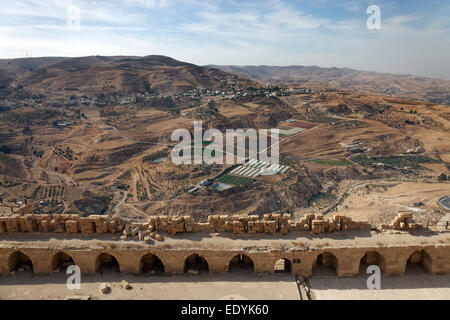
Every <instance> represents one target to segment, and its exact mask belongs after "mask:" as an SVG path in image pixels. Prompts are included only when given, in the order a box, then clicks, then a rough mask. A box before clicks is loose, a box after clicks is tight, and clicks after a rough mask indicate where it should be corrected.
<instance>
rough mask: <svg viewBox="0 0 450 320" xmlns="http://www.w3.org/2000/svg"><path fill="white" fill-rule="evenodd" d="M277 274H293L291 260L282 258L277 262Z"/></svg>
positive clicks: (275, 267) (275, 270)
mask: <svg viewBox="0 0 450 320" xmlns="http://www.w3.org/2000/svg"><path fill="white" fill-rule="evenodd" d="M274 272H275V273H291V272H292V263H291V261H290V260H289V259H286V258H282V259H280V260H278V261H276V262H275V266H274Z"/></svg>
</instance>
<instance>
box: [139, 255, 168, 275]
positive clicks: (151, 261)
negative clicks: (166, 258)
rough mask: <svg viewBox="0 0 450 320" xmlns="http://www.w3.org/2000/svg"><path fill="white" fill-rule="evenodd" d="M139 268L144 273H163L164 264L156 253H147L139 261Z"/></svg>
mask: <svg viewBox="0 0 450 320" xmlns="http://www.w3.org/2000/svg"><path fill="white" fill-rule="evenodd" d="M139 270H140V272H141V273H144V274H156V275H158V274H163V273H164V264H163V263H162V261H161V259H159V258H158V256H156V255H155V254H153V253H147V254H146V255H144V256H142V258H141V260H140V262H139Z"/></svg>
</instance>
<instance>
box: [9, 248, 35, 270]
mask: <svg viewBox="0 0 450 320" xmlns="http://www.w3.org/2000/svg"><path fill="white" fill-rule="evenodd" d="M8 268H9V271H10V272H11V271H16V272H17V271H27V270H31V271H34V266H33V261H32V260H31V258H30V257H29V256H28V255H26V254H25V253H23V252H22V251H16V252H13V253H11V255H10V256H9V258H8Z"/></svg>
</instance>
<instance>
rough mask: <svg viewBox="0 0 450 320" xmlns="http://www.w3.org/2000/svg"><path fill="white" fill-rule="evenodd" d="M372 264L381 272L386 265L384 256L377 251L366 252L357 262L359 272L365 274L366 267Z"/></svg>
mask: <svg viewBox="0 0 450 320" xmlns="http://www.w3.org/2000/svg"><path fill="white" fill-rule="evenodd" d="M373 265H377V266H379V267H380V269H381V272H383V271H384V268H385V267H386V262H385V261H384V257H383V256H382V255H381V254H380V253H378V252H377V251H370V252H367V253H366V254H365V255H364V257H362V258H361V261H360V262H359V273H360V274H367V268H368V267H369V266H373Z"/></svg>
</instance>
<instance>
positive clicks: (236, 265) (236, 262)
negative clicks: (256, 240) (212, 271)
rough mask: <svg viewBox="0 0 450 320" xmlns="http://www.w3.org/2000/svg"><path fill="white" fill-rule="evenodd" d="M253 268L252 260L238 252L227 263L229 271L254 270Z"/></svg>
mask: <svg viewBox="0 0 450 320" xmlns="http://www.w3.org/2000/svg"><path fill="white" fill-rule="evenodd" d="M254 270H255V268H254V265H253V260H252V259H251V258H250V257H249V256H246V255H245V254H238V255H237V256H235V257H234V258H233V259H231V261H230V264H229V265H228V271H230V272H254Z"/></svg>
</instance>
